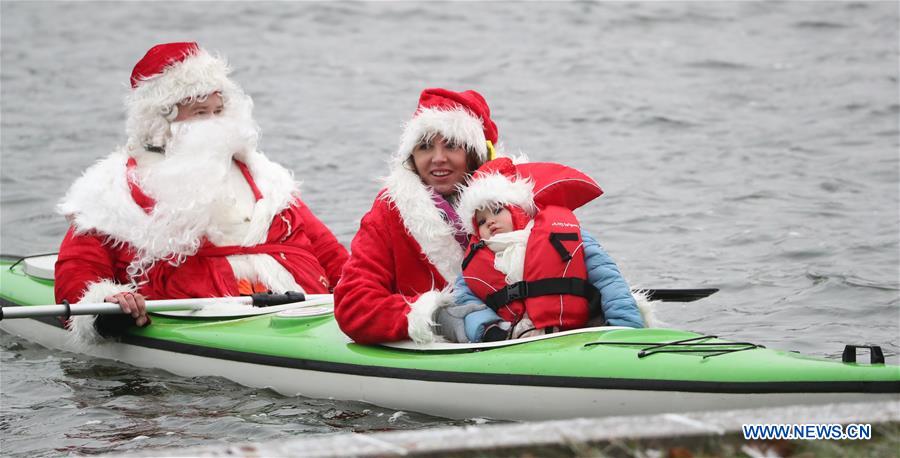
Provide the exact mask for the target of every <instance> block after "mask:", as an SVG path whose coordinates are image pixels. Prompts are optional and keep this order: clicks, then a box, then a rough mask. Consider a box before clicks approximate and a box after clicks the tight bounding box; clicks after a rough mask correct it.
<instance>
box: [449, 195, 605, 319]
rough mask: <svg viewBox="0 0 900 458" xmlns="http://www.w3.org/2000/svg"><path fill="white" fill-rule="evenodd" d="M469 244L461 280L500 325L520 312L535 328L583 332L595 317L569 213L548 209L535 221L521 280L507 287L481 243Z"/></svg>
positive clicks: (596, 303)
mask: <svg viewBox="0 0 900 458" xmlns="http://www.w3.org/2000/svg"><path fill="white" fill-rule="evenodd" d="M476 239H477V237H473V243H471V244H470V245H469V248H468V250H467V252H466V257H465V260H464V261H463V278H464V279H465V280H466V284H467V285H468V286H469V288H470V289H471V290H472V293H474V294H475V295H476V296H477V297H478V298H479V299H481V300H482V301H484V303H485V304H487V305H488V307H490V308H492V309H494V311H496V312H497V314H498V315H500V317H501V318H503V319H504V320H507V321H510V322H512V323H516V322H518V321H519V320H521V319H522V317H523V316H524V315H525V312H528V317H529V318H530V319H531V321H532V322H533V323H534V326H535V328H537V329H544V328H550V327H559V329H560V330H566V329H573V328H579V327H583V326H584V325H585V324H586V323H587V321H588V319H589V318H591V317H593V316H599V315H600V314H601V313H602V312H600V293H599V292H598V291H597V289H596V288H594V286H593V285H591V284H590V283H589V282H588V281H587V270H586V267H585V263H584V247H583V242H582V240H581V225H580V224H579V223H578V219H577V218H575V214H574V213H572V211H571V210H569V209H568V208H565V207H560V206H548V207H544V208H543V209H541V210H539V211H538V212H537V214H536V215H535V217H534V226H533V227H532V229H531V234H530V235H529V237H528V242H527V244H526V252H525V266H524V272H523V280H522V281H520V282H517V283H515V284H512V285H507V283H506V278H505V277H506V276H505V275H504V274H503V272H500V271H499V270H497V269H496V268H495V267H494V252H493V251H491V249H490V248H488V247H487V246H485V243H484V242H483V241H476Z"/></svg>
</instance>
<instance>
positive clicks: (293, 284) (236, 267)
mask: <svg viewBox="0 0 900 458" xmlns="http://www.w3.org/2000/svg"><path fill="white" fill-rule="evenodd" d="M226 259H227V260H228V264H230V265H231V270H232V271H233V272H234V276H235V278H238V279H241V278H246V279H250V280H256V281H259V282H261V283H262V284H264V285H266V287H267V288H269V289H270V290H272V292H273V293H276V294H284V293H286V292H288V291H297V292H300V293H305V292H306V291H304V290H303V287H301V286H300V285H299V284H297V281H296V280H294V276H293V275H291V273H290V272H288V270H287V269H285V268H284V266H282V265H281V264H279V263H278V261H276V260H275V258H273V257H272V256H270V255H267V254H250V255H235V256H228V257H227V258H226Z"/></svg>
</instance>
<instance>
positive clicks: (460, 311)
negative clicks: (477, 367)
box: [434, 303, 490, 343]
mask: <svg viewBox="0 0 900 458" xmlns="http://www.w3.org/2000/svg"><path fill="white" fill-rule="evenodd" d="M484 309H488V307H487V306H486V305H484V304H474V303H472V304H463V305H455V304H454V305H448V306H447V307H443V308H441V309H439V310H438V311H437V314H436V316H435V317H434V321H435V323H436V324H437V329H436V330H435V332H437V333H438V334H440V335H441V336H442V337H444V338H445V339H447V340H449V341H450V342H456V343H468V342H469V338H468V337H466V316H467V315H469V314H470V313H473V312H478V311H480V310H484ZM488 310H490V309H488Z"/></svg>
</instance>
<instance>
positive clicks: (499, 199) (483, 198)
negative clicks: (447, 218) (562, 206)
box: [456, 173, 536, 234]
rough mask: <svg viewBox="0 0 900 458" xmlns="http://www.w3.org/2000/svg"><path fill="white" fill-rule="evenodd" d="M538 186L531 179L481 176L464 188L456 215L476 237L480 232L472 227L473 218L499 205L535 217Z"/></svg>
mask: <svg viewBox="0 0 900 458" xmlns="http://www.w3.org/2000/svg"><path fill="white" fill-rule="evenodd" d="M533 191H534V183H533V182H532V181H531V180H530V179H527V178H518V179H516V180H515V181H512V180H510V179H509V178H508V177H506V176H505V175H502V174H500V173H492V174H488V175H480V176H477V177H475V178H473V179H471V180H469V182H468V183H467V184H466V185H465V186H463V187H461V189H460V193H459V200H458V201H457V204H456V213H457V214H458V215H459V218H460V219H461V220H462V222H463V226H465V228H466V231H467V232H468V233H469V234H474V233H475V232H476V231H477V229H478V228H475V227H473V226H472V218H473V217H474V216H475V212H476V211H478V210H480V209H485V208H492V207H495V206H497V205H504V206H505V205H510V204H512V205H516V206H518V207H520V208H522V209H523V210H525V212H526V213H528V214H529V215H531V216H534V214H535V213H536V209H535V206H534V194H533Z"/></svg>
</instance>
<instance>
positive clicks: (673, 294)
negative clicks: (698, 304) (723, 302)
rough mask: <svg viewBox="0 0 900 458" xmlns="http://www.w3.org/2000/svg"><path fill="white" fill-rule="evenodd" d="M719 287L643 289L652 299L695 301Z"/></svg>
mask: <svg viewBox="0 0 900 458" xmlns="http://www.w3.org/2000/svg"><path fill="white" fill-rule="evenodd" d="M718 290H719V289H718V288H699V289H645V290H642V291H643V292H645V293H646V294H647V297H648V298H649V299H650V300H651V301H663V302H693V301H696V300H699V299H703V298H704V297H707V296H710V295H712V294H713V293H715V292H716V291H718Z"/></svg>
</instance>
